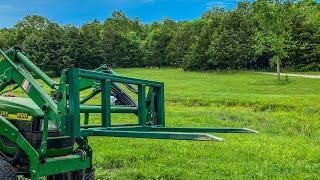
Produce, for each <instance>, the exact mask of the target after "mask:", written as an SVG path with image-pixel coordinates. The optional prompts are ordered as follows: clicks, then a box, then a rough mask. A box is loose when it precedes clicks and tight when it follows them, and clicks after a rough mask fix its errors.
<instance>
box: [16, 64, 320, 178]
mask: <svg viewBox="0 0 320 180" xmlns="http://www.w3.org/2000/svg"><path fill="white" fill-rule="evenodd" d="M116 71H117V72H118V73H119V74H121V75H124V76H130V77H137V78H145V79H150V80H157V81H163V82H165V99H166V109H165V110H166V121H167V126H170V127H247V128H251V129H254V130H257V131H259V132H260V133H259V134H216V135H217V136H219V137H223V138H224V139H225V142H219V143H218V142H199V141H177V140H150V139H130V138H100V137H97V138H89V141H90V144H91V146H92V148H93V155H94V166H95V168H96V176H97V179H256V178H258V179H271V178H272V179H317V178H319V177H320V156H319V148H320V145H319V143H320V80H319V79H307V78H300V77H289V81H284V82H278V81H276V77H275V76H273V75H266V74H258V73H255V72H225V73H215V72H212V73H198V72H184V71H182V70H181V69H140V68H136V69H135V68H133V69H117V70H116ZM19 92H20V93H21V91H19ZM19 92H18V93H19ZM97 101H98V98H97ZM92 117H93V118H92V119H91V121H95V122H96V121H99V119H100V118H99V116H97V115H94V116H92ZM113 119H114V120H116V121H118V122H121V121H126V122H128V121H132V120H135V119H134V117H133V116H132V115H118V114H117V115H113Z"/></svg>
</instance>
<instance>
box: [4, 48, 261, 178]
mask: <svg viewBox="0 0 320 180" xmlns="http://www.w3.org/2000/svg"><path fill="white" fill-rule="evenodd" d="M34 76H36V77H37V78H39V80H42V81H43V82H44V83H45V85H46V86H48V87H49V88H50V89H51V93H47V92H46V91H45V90H44V88H43V87H42V86H41V85H40V84H39V81H38V80H36V79H35V77H34ZM16 88H20V89H22V91H23V92H24V93H25V95H26V96H25V97H14V95H13V94H12V93H8V92H11V91H12V90H13V89H16ZM0 92H1V94H2V95H3V96H0V179H17V176H18V175H21V176H24V177H25V178H31V179H32V180H36V179H40V178H41V177H46V178H47V179H85V180H89V179H94V167H93V166H92V158H93V154H92V150H91V148H90V145H89V143H88V137H89V136H108V137H129V138H153V139H178V140H201V141H223V139H222V138H219V137H216V136H213V135H210V134H206V133H255V132H256V131H254V130H250V129H246V128H174V127H172V128H168V127H165V111H164V84H163V83H162V82H156V81H150V80H143V79H136V78H130V77H124V76H121V75H118V74H117V73H115V72H114V71H113V70H112V69H110V68H109V67H108V66H101V67H99V68H97V69H95V70H92V71H89V70H83V69H78V68H69V69H65V70H63V71H62V73H61V77H60V81H59V83H57V82H55V81H54V80H52V79H51V78H49V77H48V76H47V75H46V74H45V73H44V72H43V71H41V70H40V69H39V68H38V67H37V66H35V65H34V64H33V63H32V62H31V61H30V60H29V59H28V58H27V57H26V56H25V55H24V53H23V52H22V50H21V49H19V48H16V47H14V48H11V49H9V50H8V51H6V52H4V51H2V50H1V49H0ZM93 99H95V100H97V99H99V100H100V101H99V102H100V103H98V104H92V103H89V102H90V101H91V100H93ZM93 113H94V114H97V113H98V114H100V117H101V118H100V120H99V121H98V122H99V123H96V124H94V123H93V122H96V118H95V120H93V119H92V116H91V119H90V115H92V114H93ZM114 113H130V114H134V115H136V117H137V121H136V123H132V124H130V123H120V124H119V123H118V124H116V123H114V122H112V121H111V119H112V114H114Z"/></svg>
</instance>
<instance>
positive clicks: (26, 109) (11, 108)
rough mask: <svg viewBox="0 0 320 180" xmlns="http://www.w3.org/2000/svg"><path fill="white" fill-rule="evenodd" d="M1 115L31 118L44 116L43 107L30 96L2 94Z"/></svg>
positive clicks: (22, 118) (0, 98) (0, 100)
mask: <svg viewBox="0 0 320 180" xmlns="http://www.w3.org/2000/svg"><path fill="white" fill-rule="evenodd" d="M0 115H1V116H3V117H5V118H9V119H10V117H11V116H15V117H16V118H14V119H21V120H31V119H30V118H31V117H32V116H43V115H44V114H43V112H42V111H41V109H40V108H39V107H38V106H37V105H36V104H35V103H34V102H33V101H32V100H31V99H29V98H23V97H4V96H0Z"/></svg>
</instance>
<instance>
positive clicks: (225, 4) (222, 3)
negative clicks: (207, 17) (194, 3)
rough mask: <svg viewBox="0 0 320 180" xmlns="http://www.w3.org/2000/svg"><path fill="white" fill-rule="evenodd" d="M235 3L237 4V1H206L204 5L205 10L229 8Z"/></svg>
mask: <svg viewBox="0 0 320 180" xmlns="http://www.w3.org/2000/svg"><path fill="white" fill-rule="evenodd" d="M237 2H238V1H237V0H213V1H208V2H207V3H206V5H207V8H211V7H213V6H216V7H230V6H233V5H234V4H235V3H237Z"/></svg>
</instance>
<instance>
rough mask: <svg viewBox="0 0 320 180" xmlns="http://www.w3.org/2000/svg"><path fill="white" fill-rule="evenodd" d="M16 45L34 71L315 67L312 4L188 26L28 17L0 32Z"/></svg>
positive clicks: (317, 44)
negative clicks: (60, 21)
mask: <svg viewBox="0 0 320 180" xmlns="http://www.w3.org/2000/svg"><path fill="white" fill-rule="evenodd" d="M12 46H19V47H22V48H23V50H24V51H25V53H26V54H27V55H28V56H29V58H30V59H31V60H32V61H33V62H35V63H36V64H37V65H38V66H39V67H40V68H42V69H44V70H46V71H51V72H53V73H54V74H56V75H58V74H60V72H61V70H62V69H64V68H66V67H70V66H75V67H80V68H86V69H94V68H97V67H98V66H100V65H101V64H109V65H112V66H113V67H159V68H160V67H182V68H183V69H184V70H195V71H202V70H232V69H254V70H268V69H269V70H270V69H273V68H276V67H277V66H276V65H278V68H280V67H281V68H286V69H290V70H295V71H319V70H320V4H319V3H318V2H316V1H315V0H303V1H292V0H285V1H280V0H257V1H255V2H252V3H250V2H240V3H238V5H237V7H236V8H235V9H232V10H227V9H224V8H219V7H213V8H211V9H209V10H208V11H207V12H205V13H204V14H203V15H202V16H201V17H199V18H198V19H195V20H189V21H179V22H177V21H174V20H171V19H168V18H164V19H163V20H162V21H159V22H158V21H155V22H152V23H150V24H144V23H142V22H141V21H140V20H139V19H138V18H134V19H130V18H128V17H127V16H126V15H125V13H123V12H122V11H115V12H113V13H112V15H111V17H108V18H107V19H106V20H105V21H104V22H99V21H97V20H94V21H92V22H87V23H85V24H83V25H82V26H80V27H78V26H74V25H60V24H57V23H55V22H52V21H50V20H48V19H47V18H45V17H42V16H38V15H29V16H26V17H24V18H23V19H22V20H20V21H19V22H17V23H16V24H15V25H14V27H12V28H2V29H0V47H1V48H3V49H7V48H9V47H12Z"/></svg>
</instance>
